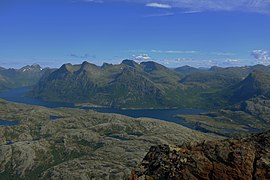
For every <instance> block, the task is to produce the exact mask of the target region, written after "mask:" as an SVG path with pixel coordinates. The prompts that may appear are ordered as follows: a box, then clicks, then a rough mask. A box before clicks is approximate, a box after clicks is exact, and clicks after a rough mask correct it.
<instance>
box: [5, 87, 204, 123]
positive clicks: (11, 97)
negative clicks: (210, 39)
mask: <svg viewBox="0 0 270 180" xmlns="http://www.w3.org/2000/svg"><path fill="white" fill-rule="evenodd" d="M29 90H30V88H29V87H23V88H17V89H12V90H9V91H6V92H2V93H0V98H1V99H5V100H7V101H12V102H18V103H24V104H30V105H38V106H44V107H48V108H59V107H69V108H81V109H92V110H95V111H98V112H102V113H116V114H122V115H126V116H130V117H134V118H139V117H148V118H155V119H161V120H165V121H169V122H174V123H178V124H182V125H184V126H187V127H189V128H193V127H192V126H190V125H188V124H186V123H184V122H182V121H181V120H180V119H178V118H176V117H175V116H176V115H177V114H200V113H202V112H205V111H203V110H199V109H140V110H129V109H128V110H126V109H116V108H85V107H77V106H74V104H72V103H59V102H48V101H43V100H40V99H36V98H32V97H27V96H25V94H26V93H27V92H29Z"/></svg>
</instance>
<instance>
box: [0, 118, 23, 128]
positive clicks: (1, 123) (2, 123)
mask: <svg viewBox="0 0 270 180" xmlns="http://www.w3.org/2000/svg"><path fill="white" fill-rule="evenodd" d="M18 124H19V123H18V122H16V121H8V120H1V119H0V126H16V125H18Z"/></svg>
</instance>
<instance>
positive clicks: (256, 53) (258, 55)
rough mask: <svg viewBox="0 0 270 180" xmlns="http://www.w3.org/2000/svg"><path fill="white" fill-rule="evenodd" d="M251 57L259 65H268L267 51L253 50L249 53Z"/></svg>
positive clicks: (269, 60) (269, 57) (269, 58)
mask: <svg viewBox="0 0 270 180" xmlns="http://www.w3.org/2000/svg"><path fill="white" fill-rule="evenodd" d="M251 56H253V57H254V58H255V59H256V60H257V61H258V62H259V63H269V62H270V56H269V54H268V51H265V50H262V49H259V50H253V51H252V52H251Z"/></svg>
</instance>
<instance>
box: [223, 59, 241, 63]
mask: <svg viewBox="0 0 270 180" xmlns="http://www.w3.org/2000/svg"><path fill="white" fill-rule="evenodd" d="M239 61H240V60H239V59H226V60H225V62H227V63H237V62H239Z"/></svg>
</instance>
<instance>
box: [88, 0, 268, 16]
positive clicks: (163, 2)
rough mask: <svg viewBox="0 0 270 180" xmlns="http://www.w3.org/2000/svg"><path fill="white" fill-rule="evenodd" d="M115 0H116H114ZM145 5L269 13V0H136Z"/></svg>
mask: <svg viewBox="0 0 270 180" xmlns="http://www.w3.org/2000/svg"><path fill="white" fill-rule="evenodd" d="M86 1H87V0H86ZM89 1H90V2H92V1H93V2H94V1H97V2H98V1H102V2H111V1H112V0H89ZM114 1H115V2H116V0H114ZM118 1H122V2H129V3H134V2H135V1H134V0H118ZM136 3H141V4H144V5H146V6H147V7H154V8H164V9H170V8H179V9H181V10H183V12H182V13H186V14H189V13H198V12H203V11H243V12H256V13H264V14H269V15H270V1H269V0H199V1H198V0H158V1H156V2H151V1H149V0H138V1H136Z"/></svg>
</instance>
